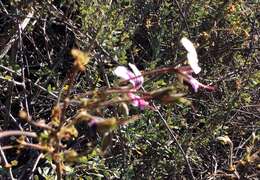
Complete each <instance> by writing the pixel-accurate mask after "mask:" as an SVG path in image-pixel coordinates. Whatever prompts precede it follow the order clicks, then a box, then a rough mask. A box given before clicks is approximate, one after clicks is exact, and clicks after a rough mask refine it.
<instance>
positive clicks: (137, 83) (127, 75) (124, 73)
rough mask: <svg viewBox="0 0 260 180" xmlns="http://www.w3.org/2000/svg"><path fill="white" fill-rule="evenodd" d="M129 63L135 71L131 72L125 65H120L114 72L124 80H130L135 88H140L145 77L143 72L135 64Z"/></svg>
mask: <svg viewBox="0 0 260 180" xmlns="http://www.w3.org/2000/svg"><path fill="white" fill-rule="evenodd" d="M128 65H129V66H130V68H131V69H132V71H133V72H131V71H130V70H128V69H127V68H126V67H124V66H118V67H117V68H116V69H115V70H114V73H115V75H116V76H118V77H120V78H122V79H124V80H129V82H130V83H131V84H132V85H133V89H135V90H138V89H139V88H140V87H141V86H142V85H143V82H144V78H143V76H142V73H141V72H140V71H139V70H138V69H137V67H136V66H135V65H134V64H131V63H129V64H128Z"/></svg>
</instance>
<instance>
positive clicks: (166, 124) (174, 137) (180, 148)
mask: <svg viewBox="0 0 260 180" xmlns="http://www.w3.org/2000/svg"><path fill="white" fill-rule="evenodd" d="M153 107H154V108H155V112H157V114H158V115H159V116H160V118H161V120H162V122H163V124H164V125H165V127H166V128H167V130H168V132H169V133H170V135H171V137H172V138H173V140H174V142H175V143H176V144H177V146H178V148H179V150H180V151H181V153H182V155H183V157H184V160H185V162H186V164H187V166H188V169H189V173H190V176H191V179H192V180H195V177H194V175H193V172H192V167H191V165H190V162H189V160H188V157H187V155H186V153H185V152H184V150H183V148H182V147H181V144H180V143H179V142H178V140H177V138H176V136H175V134H174V133H173V131H172V129H171V128H170V126H169V125H168V123H167V121H166V120H165V118H164V117H163V115H162V113H161V112H160V111H159V110H158V108H157V107H156V106H155V104H154V103H153Z"/></svg>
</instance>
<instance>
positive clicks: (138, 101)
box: [127, 93, 149, 109]
mask: <svg viewBox="0 0 260 180" xmlns="http://www.w3.org/2000/svg"><path fill="white" fill-rule="evenodd" d="M127 95H128V97H129V98H130V99H131V101H132V102H131V104H132V105H133V106H135V107H139V108H140V109H144V108H145V107H147V106H149V103H148V102H147V101H145V100H144V99H142V98H141V97H140V96H138V95H135V94H133V93H128V94H127Z"/></svg>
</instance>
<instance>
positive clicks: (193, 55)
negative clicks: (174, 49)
mask: <svg viewBox="0 0 260 180" xmlns="http://www.w3.org/2000/svg"><path fill="white" fill-rule="evenodd" d="M181 44H182V45H183V46H184V48H185V49H186V50H187V51H188V54H187V59H188V63H189V65H190V67H191V68H192V69H193V71H194V73H195V74H198V73H199V72H200V71H201V68H200V67H199V65H198V62H199V60H198V55H197V52H196V49H195V47H194V45H193V44H192V42H191V41H190V40H189V39H187V38H186V37H183V38H182V39H181Z"/></svg>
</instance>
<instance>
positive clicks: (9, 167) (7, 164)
mask: <svg viewBox="0 0 260 180" xmlns="http://www.w3.org/2000/svg"><path fill="white" fill-rule="evenodd" d="M0 153H1V156H2V158H3V160H4V162H5V166H6V168H7V169H8V171H9V175H10V177H11V179H12V180H15V178H14V175H13V172H12V166H11V165H10V164H9V163H8V161H7V159H6V156H5V153H4V151H3V149H2V146H1V145H0Z"/></svg>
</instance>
